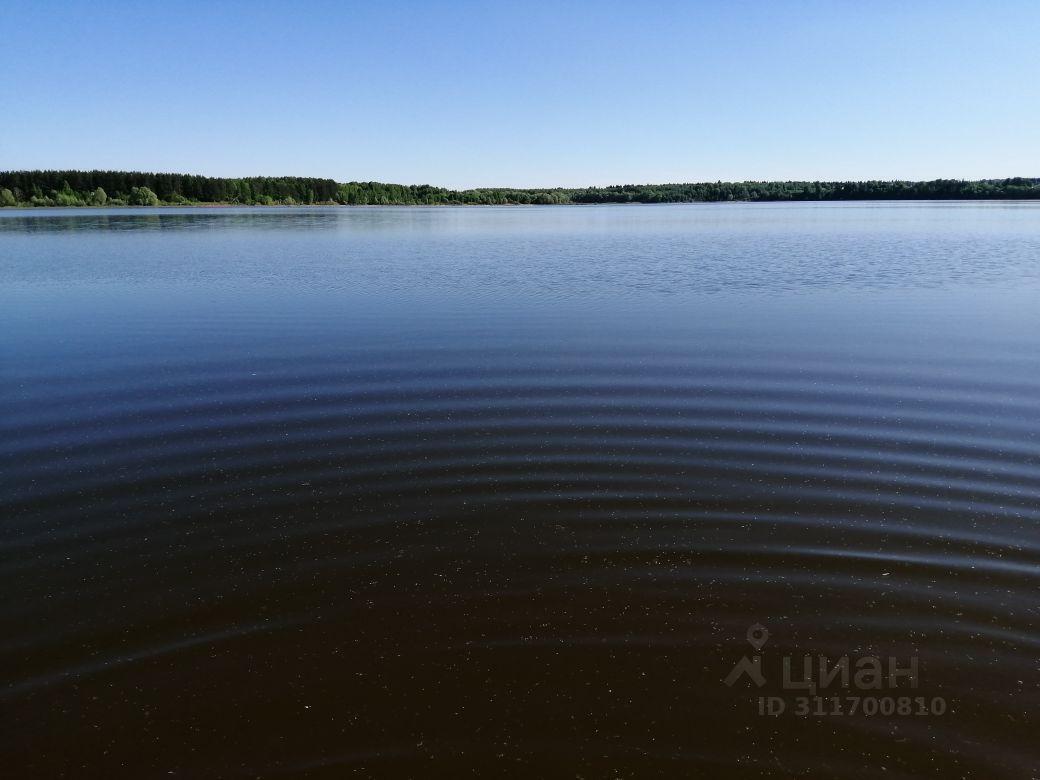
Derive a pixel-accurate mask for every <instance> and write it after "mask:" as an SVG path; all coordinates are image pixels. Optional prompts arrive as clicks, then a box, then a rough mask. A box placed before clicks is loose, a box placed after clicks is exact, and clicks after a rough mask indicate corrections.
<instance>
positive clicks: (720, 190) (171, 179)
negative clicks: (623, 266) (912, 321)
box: [0, 171, 1040, 207]
mask: <svg viewBox="0 0 1040 780" xmlns="http://www.w3.org/2000/svg"><path fill="white" fill-rule="evenodd" d="M1024 198H1025V199H1038V198H1040V179H1035V178H1021V177H1015V178H1010V179H980V180H976V181H964V180H959V179H935V180H933V181H745V182H721V181H717V182H703V183H699V184H623V185H617V186H612V187H586V188H583V189H582V188H578V189H569V188H553V189H510V188H480V189H471V190H450V189H445V188H443V187H433V186H430V185H428V184H418V185H416V184H384V183H382V182H375V181H369V182H357V181H352V182H347V183H339V182H336V181H334V180H332V179H316V178H302V177H295V176H284V177H272V176H253V177H247V178H234V179H231V178H217V177H212V176H194V175H190V174H181V173H142V172H138V171H4V172H0V206H14V207H35V206H66V207H67V206H164V205H167V206H190V205H206V204H211V205H218V204H219V205H243V206H294V205H330V206H331V205H344V206H355V205H356V206H395V205H401V206H435V205H475V206H477V205H488V206H490V205H540V204H544V205H548V204H584V203H708V202H710V203H714V202H722V201H811V200H823V201H832V200H833V201H839V200H996V199H1024Z"/></svg>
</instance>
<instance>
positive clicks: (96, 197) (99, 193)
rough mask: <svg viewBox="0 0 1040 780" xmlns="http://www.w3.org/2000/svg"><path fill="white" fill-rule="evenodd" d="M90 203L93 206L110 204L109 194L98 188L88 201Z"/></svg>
mask: <svg viewBox="0 0 1040 780" xmlns="http://www.w3.org/2000/svg"><path fill="white" fill-rule="evenodd" d="M88 202H89V203H90V205H91V206H104V205H105V204H106V203H107V202H108V193H106V192H105V191H104V190H103V189H101V188H100V187H98V188H97V189H96V190H94V191H93V192H92V193H90V198H89V199H88Z"/></svg>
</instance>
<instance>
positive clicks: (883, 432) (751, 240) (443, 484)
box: [0, 203, 1040, 778]
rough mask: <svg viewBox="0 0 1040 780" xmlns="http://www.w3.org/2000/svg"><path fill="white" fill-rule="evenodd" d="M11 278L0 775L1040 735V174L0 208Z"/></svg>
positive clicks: (650, 764) (767, 772)
mask: <svg viewBox="0 0 1040 780" xmlns="http://www.w3.org/2000/svg"><path fill="white" fill-rule="evenodd" d="M0 279H2V281H3V288H2V292H0V296H2V299H0V486H2V493H0V511H2V514H3V522H2V524H0V549H2V550H3V555H2V557H0V584H2V592H3V594H4V598H3V600H2V602H0V620H2V626H0V629H2V630H0V670H2V672H0V682H2V683H3V687H2V688H0V712H2V723H3V728H2V733H0V754H2V757H3V766H4V767H5V769H4V771H5V773H9V774H10V776H12V777H19V778H22V777H32V776H44V777H58V776H67V777H75V778H85V777H105V778H114V777H130V778H153V777H154V778H167V777H171V776H172V777H181V778H208V777H259V776H275V777H330V778H332V777H343V776H348V775H352V774H356V775H358V776H366V777H372V776H394V777H411V776H413V777H440V776H443V777H461V776H467V775H471V774H474V773H479V774H481V775H485V776H493V777H498V776H522V777H545V776H568V777H576V776H577V777H585V778H594V777H606V776H610V777H613V776H621V777H639V778H642V777H651V776H667V777H680V776H681V777H694V776H698V777H701V776H703V777H710V778H755V777H795V776H804V777H821V778H878V777H886V778H908V777H926V776H942V777H951V778H952V777H956V778H960V777H970V778H975V777H980V778H1030V777H1032V776H1033V774H1034V772H1035V771H1036V768H1037V766H1038V765H1040V742H1038V740H1037V724H1036V718H1037V715H1038V714H1040V691H1038V658H1040V623H1038V618H1040V615H1038V612H1040V609H1038V607H1040V305H1038V303H1040V204H1019V203H1002V204H1001V203H987V204H968V203H943V204H938V203H916V204H790V205H789V204H768V205H735V204H734V205H704V206H638V207H602V208H600V207H585V208H562V207H560V208H551V207H550V208H503V209H480V208H471V209H448V208H444V209H406V208H396V209H394V208H391V209H354V210H349V209H311V210H288V209H272V210H261V209H254V210H240V211H239V210H227V209H211V210H180V211H178V210H162V211H154V212H149V211H126V210H123V211H118V210H112V211H86V210H78V211H69V212H59V211H55V210H46V211H42V210H41V211H36V212H25V211H12V210H5V211H0ZM754 624H760V625H761V626H763V627H764V628H765V629H766V630H768V632H769V634H768V639H767V641H766V642H765V644H764V645H763V643H762V642H761V641H756V643H755V645H754V646H753V645H752V643H750V642H749V641H748V636H747V632H748V629H749V627H750V626H752V625H754ZM764 636H765V635H764V634H762V633H758V634H753V635H752V639H756V640H759V639H761V638H763V637H764ZM806 656H809V658H810V661H811V662H812V663H813V664H815V663H816V660H815V659H818V657H820V656H822V657H823V658H824V659H828V660H829V662H830V663H832V664H833V666H832V667H831V668H832V669H833V668H834V667H835V666H838V665H839V664H840V662H841V659H842V658H847V659H848V663H849V664H850V666H851V668H852V669H853V671H855V670H856V669H857V668H860V667H858V666H857V664H869V663H871V661H870V659H871V658H872V657H875V656H876V657H878V658H880V659H881V661H880V662H883V663H884V664H886V665H887V664H888V663H889V659H890V658H891V659H893V661H894V663H896V664H897V665H898V668H901V669H906V668H910V667H911V664H916V666H917V677H916V680H914V681H913V682H915V683H916V687H915V688H910V687H909V684H910V682H911V681H910V680H909V679H908V677H907V676H905V675H904V676H901V677H900V676H899V675H896V677H894V678H888V677H887V671H886V677H885V680H884V687H883V688H880V689H878V688H872V687H869V686H868V685H866V684H865V683H864V681H863V680H862V679H858V680H857V679H853V680H852V681H850V682H849V684H848V687H844V688H843V687H841V683H840V680H839V681H837V682H832V683H831V684H830V685H829V686H823V687H821V689H820V690H819V691H818V693H817V695H818V696H820V697H821V698H820V700H819V702H817V701H815V700H812V699H811V698H810V701H809V703H808V704H807V705H806V706H809V707H810V708H811V711H810V712H808V713H801V714H799V712H798V710H799V706H800V705H799V702H798V697H801V696H805V697H808V696H809V694H808V692H807V691H805V690H803V689H797V688H794V687H793V685H792V683H797V682H800V681H803V680H804V679H805V675H804V671H803V667H802V664H803V662H804V661H803V659H804V658H805V657H806ZM756 657H757V658H758V659H760V662H759V666H758V667H757V669H758V670H759V672H760V675H761V677H762V679H763V680H764V682H763V685H762V686H761V687H758V686H757V685H755V683H754V682H753V679H754V678H753V675H752V674H750V673H745V672H747V669H748V668H749V667H750V668H751V669H755V668H756V667H755V666H754V664H755V660H754V659H755V658H756ZM785 657H786V658H788V659H790V664H791V669H792V670H793V671H792V672H791V674H790V675H788V677H789V679H788V681H787V682H786V683H785V681H784V675H783V673H782V670H783V659H784V658H785ZM744 658H747V659H748V660H747V662H746V665H745V666H744V667H743V671H742V672H741V673H740V675H739V679H736V681H735V682H734V680H733V679H732V678H731V679H730V682H731V683H732V685H727V684H726V682H725V680H726V678H727V676H728V675H730V673H731V670H734V669H735V667H736V668H738V669H739V668H740V667H739V664H740V662H741V661H742V659H744ZM880 662H879V663H880ZM893 682H894V683H897V687H895V688H893V687H891V686H890V683H893ZM760 696H765V697H771V698H769V699H768V701H769V702H771V704H770V706H772V707H774V708H775V707H778V706H780V704H782V705H783V706H784V707H785V711H784V712H783V713H782V714H778V715H769V714H765V715H763V714H760V707H763V706H765V705H763V704H761V703H760V702H759V697H760ZM901 696H903V697H905V696H910V697H917V698H915V699H914V701H913V702H912V704H911V705H910V707H911V711H910V712H905V711H904V712H889V713H888V714H885V713H884V712H883V711H881V708H884V707H885V706H886V705H885V703H884V701H883V700H884V699H885V698H886V697H887V698H889V699H892V700H893V702H892V706H900V705H899V704H898V702H897V701H894V699H896V698H897V697H901ZM830 697H836V698H837V699H838V700H839V703H840V704H841V706H842V707H843V710H842V712H841V714H835V713H833V712H832V706H833V705H832V702H831V698H830ZM855 697H859V699H861V700H864V701H865V700H866V699H868V698H871V697H873V700H874V705H868V704H865V703H861V704H859V705H857V706H858V707H862V710H858V711H857V712H855V713H852V712H850V711H849V708H850V707H852V706H853V705H852V704H851V702H850V701H849V700H850V699H852V698H855ZM940 701H941V704H940ZM777 702H780V704H777ZM824 703H825V705H826V709H825V714H823V713H820V712H817V711H816V708H817V706H823V704H824ZM873 706H876V707H877V708H878V711H876V712H872V713H868V712H867V710H868V709H871V708H872V707H873ZM903 709H904V710H905V709H906V707H903Z"/></svg>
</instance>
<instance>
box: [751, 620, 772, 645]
mask: <svg viewBox="0 0 1040 780" xmlns="http://www.w3.org/2000/svg"><path fill="white" fill-rule="evenodd" d="M747 641H748V642H749V643H750V645H751V646H752V647H753V648H755V650H761V649H762V647H763V646H764V645H765V643H766V642H768V641H769V629H768V628H766V627H765V626H763V625H762V624H761V623H755V625H753V626H751V627H749V628H748V630H747Z"/></svg>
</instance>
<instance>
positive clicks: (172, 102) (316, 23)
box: [0, 0, 1040, 187]
mask: <svg viewBox="0 0 1040 780" xmlns="http://www.w3.org/2000/svg"><path fill="white" fill-rule="evenodd" d="M0 33H2V34H0V58H2V68H3V73H2V77H0V78H2V80H0V123H2V131H0V169H9V168H122V169H138V170H142V169H143V170H169V171H183V172H195V173H204V174H210V175H219V176H225V175H226V176H235V175H249V174H271V175H278V174H295V175H316V176H330V177H332V178H335V179H337V180H339V181H347V180H353V179H358V180H369V179H377V180H382V181H394V182H401V183H412V184H419V183H431V184H439V185H444V186H450V187H471V186H481V185H503V186H549V185H559V186H583V185H593V184H612V183H614V184H616V183H644V182H672V181H705V180H712V181H713V180H716V179H723V180H742V179H790V178H809V179H814V178H820V179H865V178H908V179H924V178H937V177H963V178H979V177H1002V176H1011V175H1024V176H1040V2H1036V0H1022V1H1021V2H1015V1H1012V0H1008V1H1007V2H1000V1H999V0H990V2H961V1H960V0H945V1H944V2H929V1H926V0H922V1H920V2H918V1H915V2H908V1H907V0H903V1H902V2H888V1H887V0H870V1H869V2H866V1H864V0H856V1H855V2H853V1H851V0H850V1H849V2H842V1H841V0H834V1H832V2H797V1H795V2H765V1H763V2H730V1H724V0H718V1H717V2H692V1H690V2H654V1H653V0H651V1H649V2H647V1H645V0H638V2H637V1H635V0H631V1H630V2H566V1H565V0H562V1H561V0H556V1H555V2H540V0H525V1H524V2H502V1H499V0H493V1H488V2H437V1H436V0H428V1H427V2H403V1H397V2H395V1H394V0H368V1H367V2H306V1H305V0H293V2H288V1H286V2H277V3H263V2H241V3H237V2H222V1H219V0H211V1H209V2H205V3H202V2H199V3H195V2H177V3H171V2H164V3H160V2H150V1H149V0H137V1H136V2H106V1H105V0H94V1H93V2H86V1H85V0H84V1H83V2H58V1H57V0H53V1H51V0H47V2H42V1H41V2H33V1H32V0H19V1H17V2H15V1H14V0H0Z"/></svg>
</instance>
